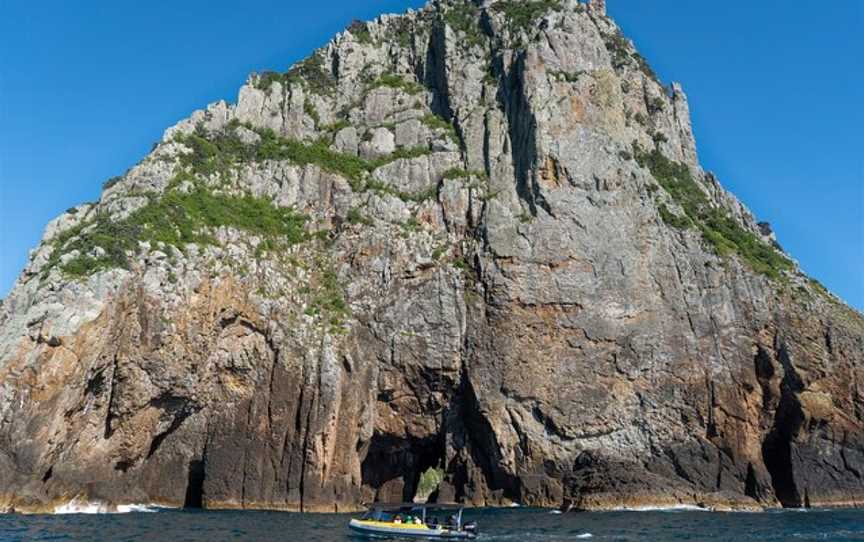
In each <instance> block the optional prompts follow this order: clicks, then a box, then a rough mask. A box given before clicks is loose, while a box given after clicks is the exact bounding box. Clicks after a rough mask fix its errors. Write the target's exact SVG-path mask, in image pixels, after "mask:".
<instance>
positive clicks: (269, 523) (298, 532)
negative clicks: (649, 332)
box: [0, 509, 864, 542]
mask: <svg viewBox="0 0 864 542" xmlns="http://www.w3.org/2000/svg"><path fill="white" fill-rule="evenodd" d="M465 515H466V518H467V519H468V520H470V521H477V522H478V523H479V525H480V531H481V533H480V537H479V538H478V540H480V541H483V542H497V541H501V542H504V541H514V542H521V541H525V542H533V541H537V542H563V541H570V540H592V541H601V540H603V541H606V540H621V541H629V540H650V541H655V542H665V541H668V540H712V541H724V540H728V541H735V542H745V541H751V540H759V541H762V540H790V541H804V540H829V541H833V540H862V541H864V510H809V511H801V512H798V511H775V512H763V513H714V512H699V511H645V512H596V513H594V512H592V513H570V514H555V513H552V512H550V511H548V510H537V509H506V510H502V509H487V510H472V511H467V512H466V513H465ZM350 517H351V516H348V515H335V514H334V515H319V514H306V515H303V514H289V513H278V512H208V511H167V510H165V511H158V512H135V513H127V514H70V515H51V516H19V515H0V542H12V541H19V540H21V541H24V540H26V541H30V540H86V541H103V540H105V541H108V540H110V541H124V540H145V541H160V542H162V541H167V542H184V541H189V542H219V541H222V540H232V541H234V540H243V541H246V540H249V541H270V540H273V541H276V540H279V541H292V542H293V541H297V542H301V541H302V542H306V541H309V542H351V541H359V540H367V539H364V538H362V537H357V536H356V535H352V534H350V533H349V532H348V528H347V526H346V525H347V523H348V520H349V519H350ZM379 540H380V539H379ZM393 540H396V539H393Z"/></svg>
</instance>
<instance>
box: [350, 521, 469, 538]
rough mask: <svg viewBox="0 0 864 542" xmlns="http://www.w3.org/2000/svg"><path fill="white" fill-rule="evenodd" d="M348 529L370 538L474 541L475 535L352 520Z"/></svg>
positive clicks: (421, 526)
mask: <svg viewBox="0 0 864 542" xmlns="http://www.w3.org/2000/svg"><path fill="white" fill-rule="evenodd" d="M348 528H350V529H351V530H352V531H354V532H355V533H358V534H362V535H366V536H369V537H398V538H418V539H433V540H435V539H438V540H473V539H474V538H475V535H474V534H473V533H468V532H464V531H450V530H447V529H430V528H428V527H425V526H423V525H416V526H415V525H403V526H396V525H395V524H392V523H383V522H378V521H361V520H356V519H352V520H351V523H349V524H348Z"/></svg>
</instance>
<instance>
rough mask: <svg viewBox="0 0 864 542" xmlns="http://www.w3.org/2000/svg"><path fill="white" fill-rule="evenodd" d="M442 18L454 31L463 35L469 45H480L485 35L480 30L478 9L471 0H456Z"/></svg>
mask: <svg viewBox="0 0 864 542" xmlns="http://www.w3.org/2000/svg"><path fill="white" fill-rule="evenodd" d="M442 19H443V20H444V23H445V24H447V26H449V27H450V28H452V29H453V30H454V31H455V32H457V33H461V34H464V35H465V40H466V43H468V45H470V46H475V45H481V44H482V43H483V42H484V41H485V38H486V36H485V35H484V34H483V32H482V31H481V30H480V10H479V9H477V6H475V5H474V4H473V3H471V2H458V3H456V4H455V5H453V6H452V7H450V9H448V10H447V11H446V12H445V13H444V15H443V17H442Z"/></svg>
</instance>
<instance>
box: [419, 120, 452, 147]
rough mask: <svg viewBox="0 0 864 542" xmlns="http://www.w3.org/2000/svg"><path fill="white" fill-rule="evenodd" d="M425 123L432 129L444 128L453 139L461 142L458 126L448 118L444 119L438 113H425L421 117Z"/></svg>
mask: <svg viewBox="0 0 864 542" xmlns="http://www.w3.org/2000/svg"><path fill="white" fill-rule="evenodd" d="M420 122H422V123H423V124H424V125H426V126H427V127H429V128H430V129H432V130H442V131H444V132H445V133H446V134H447V137H449V138H450V139H451V140H453V141H455V142H457V143H458V142H459V136H458V135H457V133H456V127H455V126H453V125H452V124H451V123H449V122H447V121H446V120H444V119H442V118H441V117H439V116H438V115H433V114H432V113H427V114H425V115H423V117H422V118H421V119H420Z"/></svg>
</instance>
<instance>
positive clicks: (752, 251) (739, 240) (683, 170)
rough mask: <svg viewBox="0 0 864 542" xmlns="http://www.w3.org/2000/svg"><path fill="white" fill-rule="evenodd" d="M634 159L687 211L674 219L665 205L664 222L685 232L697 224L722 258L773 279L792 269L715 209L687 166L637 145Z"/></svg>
mask: <svg viewBox="0 0 864 542" xmlns="http://www.w3.org/2000/svg"><path fill="white" fill-rule="evenodd" d="M634 155H635V157H636V160H637V161H638V162H639V164H640V165H641V166H643V167H647V168H648V169H649V170H650V171H651V174H652V175H653V176H654V178H655V179H657V182H659V183H660V186H662V187H663V188H664V189H665V190H666V192H668V193H669V195H670V196H671V197H672V198H673V199H674V200H675V201H676V202H677V203H678V204H679V205H680V206H681V208H682V209H683V210H684V213H685V215H686V219H685V217H679V216H676V215H674V214H673V213H672V212H670V211H669V209H668V208H666V206H665V205H662V204H661V205H660V207H659V212H660V215H661V218H662V219H663V221H664V222H666V223H667V224H669V225H671V226H673V227H676V228H681V229H683V228H689V227H690V226H691V225H693V224H695V225H696V226H697V227H698V228H699V231H700V232H701V233H702V237H703V238H704V239H705V240H706V241H707V242H708V243H709V245H710V246H711V248H712V249H713V250H714V251H715V252H716V253H717V254H718V255H720V256H726V255H730V254H736V255H738V256H739V257H740V258H741V259H742V260H743V261H745V262H746V263H747V264H748V265H750V267H751V268H752V269H754V270H755V271H757V272H759V273H762V274H763V275H766V276H768V277H770V278H772V279H778V278H780V276H781V274H782V272H783V271H787V270H790V269H792V267H793V266H792V262H790V261H789V260H788V259H787V258H786V257H785V256H784V255H783V254H781V253H780V252H779V251H777V250H776V249H775V248H774V247H772V246H770V245H768V244H767V243H765V242H764V241H762V240H761V239H760V238H759V237H757V236H756V235H755V234H754V233H753V232H751V231H749V230H746V229H745V228H744V227H742V226H741V225H740V224H738V222H736V221H735V220H734V219H733V218H732V217H731V216H729V214H728V213H726V212H725V211H722V210H720V209H718V208H716V207H713V206H712V205H711V202H710V201H709V200H708V197H707V195H706V194H705V192H703V191H702V189H701V188H700V187H699V185H698V184H697V183H696V181H695V180H694V179H693V176H692V174H691V173H690V169H689V168H688V167H687V166H686V165H684V164H681V163H679V162H673V161H672V160H669V159H668V158H666V156H664V155H663V154H662V153H661V152H660V151H659V150H657V149H654V150H652V151H650V152H646V151H643V150H642V149H641V148H639V146H638V145H634Z"/></svg>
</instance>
